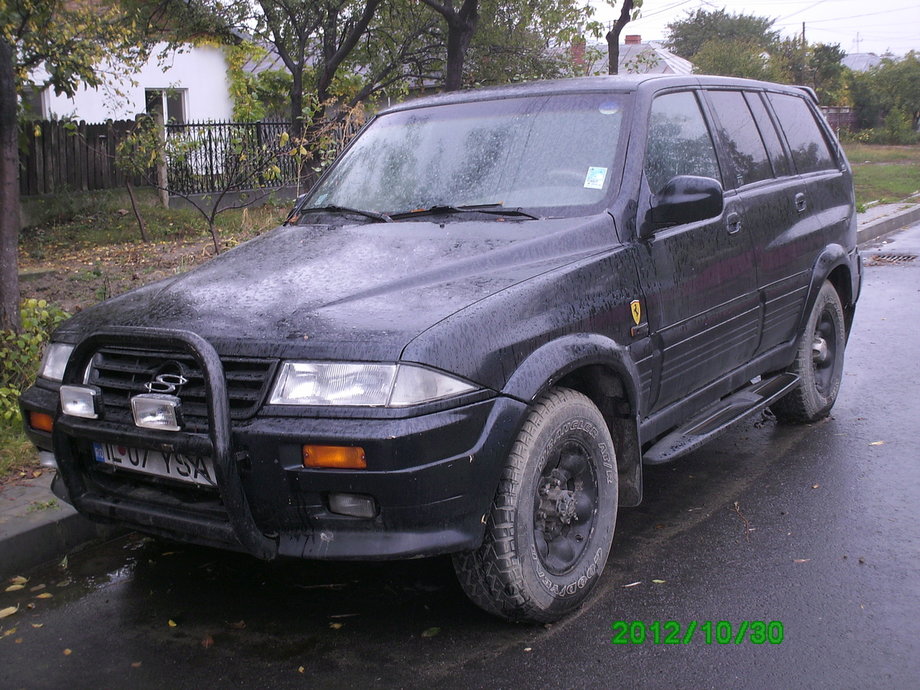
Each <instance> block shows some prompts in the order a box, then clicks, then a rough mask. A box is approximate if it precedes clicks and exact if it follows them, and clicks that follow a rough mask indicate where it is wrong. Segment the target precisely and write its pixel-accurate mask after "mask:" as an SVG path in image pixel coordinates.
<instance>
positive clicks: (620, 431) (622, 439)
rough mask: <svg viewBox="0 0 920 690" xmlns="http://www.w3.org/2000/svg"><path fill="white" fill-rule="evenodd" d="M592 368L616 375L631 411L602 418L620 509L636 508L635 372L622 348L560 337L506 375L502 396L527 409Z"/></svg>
mask: <svg viewBox="0 0 920 690" xmlns="http://www.w3.org/2000/svg"><path fill="white" fill-rule="evenodd" d="M594 365H597V366H602V367H605V368H607V369H609V370H610V371H612V372H613V373H614V374H615V375H616V377H617V379H618V380H619V381H620V382H621V384H622V387H623V395H625V397H626V400H627V403H628V404H629V407H630V410H631V413H630V414H629V415H623V414H617V413H616V412H615V411H612V410H611V409H601V413H602V414H603V415H604V417H605V419H607V422H608V426H610V432H611V435H612V436H613V438H614V443H616V444H618V445H617V456H618V457H617V464H618V467H617V474H618V475H619V478H620V491H619V494H620V497H619V501H620V505H621V506H623V507H626V506H636V505H639V503H641V501H642V450H641V442H640V440H639V409H640V399H639V372H638V370H637V368H636V365H635V364H634V363H633V361H632V358H631V357H630V356H629V352H628V351H627V349H626V348H625V347H623V346H622V345H620V344H618V343H617V342H615V341H614V340H611V339H610V338H607V337H605V336H602V335H597V334H594V333H576V334H570V335H565V336H562V337H560V338H557V339H555V340H552V341H550V342H548V343H546V344H544V345H542V346H540V347H538V348H537V349H536V350H534V351H533V352H532V353H531V354H530V356H528V357H527V358H526V359H525V360H524V361H523V362H522V363H521V364H520V366H518V368H517V369H516V370H515V372H514V374H512V375H511V377H510V379H509V380H508V382H507V384H506V385H505V387H504V389H503V390H502V393H503V394H504V395H507V396H509V397H513V398H516V399H518V400H520V401H522V402H524V403H527V404H530V403H532V402H533V401H534V400H536V399H537V398H538V397H539V396H540V395H542V394H543V393H544V392H545V391H547V390H548V389H549V388H551V387H552V386H553V385H555V384H556V383H558V382H559V381H561V380H563V379H564V378H565V377H566V375H568V374H570V373H572V372H574V371H576V370H578V369H581V368H583V367H587V366H594ZM601 407H602V408H609V406H604V405H601ZM611 413H612V414H611ZM608 414H609V416H608Z"/></svg>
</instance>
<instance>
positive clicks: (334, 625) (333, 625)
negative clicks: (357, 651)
mask: <svg viewBox="0 0 920 690" xmlns="http://www.w3.org/2000/svg"><path fill="white" fill-rule="evenodd" d="M344 625H345V624H344V623H330V624H329V627H330V628H332V629H333V630H341V628H342V626H344Z"/></svg>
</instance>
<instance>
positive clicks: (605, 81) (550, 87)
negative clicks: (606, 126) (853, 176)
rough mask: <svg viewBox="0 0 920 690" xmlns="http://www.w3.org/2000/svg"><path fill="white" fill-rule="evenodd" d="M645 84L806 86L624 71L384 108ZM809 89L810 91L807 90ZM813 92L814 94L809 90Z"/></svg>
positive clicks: (457, 93)
mask: <svg viewBox="0 0 920 690" xmlns="http://www.w3.org/2000/svg"><path fill="white" fill-rule="evenodd" d="M644 86H651V87H652V88H654V89H655V90H659V89H665V88H675V87H681V86H735V87H739V88H740V87H744V88H748V89H751V88H754V89H760V90H771V91H783V92H786V93H793V94H796V95H799V96H801V95H802V92H803V90H804V88H803V87H796V86H785V85H781V84H774V83H771V82H765V81H756V80H753V79H740V78H737V77H720V76H708V75H696V74H694V75H673V74H624V75H604V76H594V77H575V78H573V79H551V80H546V81H531V82H522V83H518V84H508V85H503V86H491V87H486V88H481V89H470V90H467V91H452V92H449V93H442V94H437V95H433V96H425V97H422V98H416V99H413V100H410V101H405V102H404V103H398V104H395V105H393V106H390V107H388V108H385V109H383V110H382V111H381V114H383V113H391V112H398V111H401V110H412V109H414V108H426V107H429V106H435V105H449V104H453V103H472V102H476V101H492V100H501V99H505V98H520V97H524V96H546V95H555V94H567V93H592V92H608V93H611V92H612V93H628V92H633V91H637V90H639V89H640V88H643V87H644ZM806 93H807V91H806ZM808 95H811V94H808Z"/></svg>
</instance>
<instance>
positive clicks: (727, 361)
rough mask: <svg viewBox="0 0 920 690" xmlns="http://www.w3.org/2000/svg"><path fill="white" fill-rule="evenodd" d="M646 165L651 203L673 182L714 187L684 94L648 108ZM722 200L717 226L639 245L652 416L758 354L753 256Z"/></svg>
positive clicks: (698, 116) (705, 147)
mask: <svg viewBox="0 0 920 690" xmlns="http://www.w3.org/2000/svg"><path fill="white" fill-rule="evenodd" d="M645 156H646V159H645V177H646V181H647V183H648V189H649V191H650V192H651V193H652V194H653V195H654V194H655V193H656V192H658V191H660V190H661V189H662V188H663V187H664V185H665V184H666V183H667V182H668V181H669V180H670V179H671V178H672V177H674V176H676V175H697V176H701V177H711V178H715V179H716V180H719V181H721V180H722V176H721V173H720V169H719V163H718V158H717V156H716V151H715V147H714V145H713V138H712V135H711V133H710V130H709V127H708V126H707V123H706V119H705V118H704V116H703V112H702V110H701V108H700V104H699V102H698V100H697V96H696V94H695V93H694V92H692V91H680V92H674V93H667V94H664V95H661V96H658V97H657V98H656V99H655V100H654V101H653V103H652V108H651V120H650V123H649V130H648V139H647V145H646V149H645ZM724 201H725V207H724V210H723V212H722V214H721V215H719V216H718V217H716V218H712V219H709V220H705V221H699V222H694V223H686V224H678V225H674V226H672V227H667V228H662V229H658V230H657V231H655V232H654V233H653V234H651V235H650V236H647V239H644V240H640V241H639V243H638V245H639V246H638V252H637V253H638V256H639V261H638V266H639V273H640V281H641V283H642V286H643V290H644V293H645V299H646V302H647V312H648V323H649V329H650V333H651V336H652V340H653V342H654V343H655V347H656V348H657V349H658V350H659V352H660V355H661V359H660V376H659V377H658V387H657V390H658V394H657V399H656V396H655V394H654V391H653V392H652V399H653V400H654V403H653V404H652V406H651V408H650V411H653V410H655V409H660V408H662V407H664V406H665V405H667V404H668V403H671V402H674V401H675V400H679V399H681V398H683V397H684V396H686V395H687V394H688V393H692V392H693V391H695V390H698V389H700V388H702V387H703V386H705V385H706V384H707V383H710V382H712V381H714V380H715V379H717V378H719V377H720V376H722V375H724V374H726V373H728V372H730V371H731V370H733V369H735V368H737V367H739V366H741V365H742V364H744V363H745V362H747V361H748V360H749V359H750V358H751V356H752V355H753V353H754V350H755V349H756V348H757V345H758V342H759V339H760V319H761V307H760V301H759V298H758V295H757V284H756V271H755V262H754V255H753V251H752V247H751V242H750V238H749V235H748V232H747V230H746V228H745V227H744V224H743V223H741V222H740V217H741V210H742V209H741V205H740V201H739V199H738V197H737V195H736V194H735V193H734V192H728V193H726V194H725V197H724ZM649 206H650V204H649ZM641 212H642V211H641V209H640V213H641Z"/></svg>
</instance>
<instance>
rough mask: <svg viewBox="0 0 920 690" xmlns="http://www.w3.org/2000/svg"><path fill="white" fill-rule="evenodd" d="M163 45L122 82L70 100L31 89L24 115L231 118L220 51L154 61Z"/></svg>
mask: <svg viewBox="0 0 920 690" xmlns="http://www.w3.org/2000/svg"><path fill="white" fill-rule="evenodd" d="M165 47H166V44H159V45H157V46H156V47H155V48H154V50H153V51H152V53H151V57H150V59H149V60H148V61H147V63H146V64H145V65H144V66H143V67H141V69H140V70H139V71H138V72H136V73H133V74H129V75H127V76H126V77H125V78H123V79H121V80H115V79H106V80H105V81H104V83H103V84H101V85H100V86H98V87H88V86H85V85H81V86H80V87H78V88H77V91H76V93H75V94H74V96H73V98H68V97H67V96H63V95H61V96H59V95H57V94H55V93H54V90H53V89H51V88H46V89H41V90H38V89H33V90H30V91H28V92H26V93H25V94H23V99H24V101H25V105H26V107H27V109H28V112H29V115H30V116H31V117H34V118H36V119H54V118H73V119H76V120H85V121H86V122H103V121H105V120H108V119H112V120H130V119H134V116H135V115H137V114H139V113H148V114H151V115H152V114H154V113H159V114H161V115H163V116H164V119H166V120H167V121H171V122H175V123H177V124H184V123H186V122H191V121H202V120H229V119H231V117H232V112H233V99H232V98H231V96H230V86H229V82H228V79H227V62H226V59H225V56H224V52H223V50H222V49H221V48H220V47H218V46H214V45H186V46H184V47H183V48H182V49H180V50H174V51H170V52H168V53H167V54H166V57H165V58H164V59H162V60H161V59H158V57H157V56H158V55H159V54H160V53H161V52H162V51H163V50H164V48H165ZM42 77H43V75H42V74H41V72H40V71H36V73H35V74H34V78H35V81H36V82H37V83H41V81H42Z"/></svg>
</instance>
